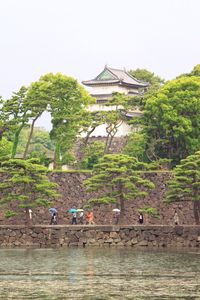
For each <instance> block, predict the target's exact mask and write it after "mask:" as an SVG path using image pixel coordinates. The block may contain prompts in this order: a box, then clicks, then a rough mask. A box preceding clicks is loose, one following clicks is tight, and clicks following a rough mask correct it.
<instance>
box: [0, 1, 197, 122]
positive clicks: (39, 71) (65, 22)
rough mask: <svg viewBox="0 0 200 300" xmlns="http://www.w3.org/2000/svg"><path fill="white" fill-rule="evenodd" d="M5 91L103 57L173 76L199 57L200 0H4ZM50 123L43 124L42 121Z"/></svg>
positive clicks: (92, 65)
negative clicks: (50, 73)
mask: <svg viewBox="0 0 200 300" xmlns="http://www.w3.org/2000/svg"><path fill="white" fill-rule="evenodd" d="M0 40H1V47H0V53H1V55H0V75H1V80H0V95H2V96H3V97H4V98H7V97H10V95H11V93H12V92H13V91H17V90H18V89H19V88H20V87H21V86H22V85H28V84H29V83H30V82H32V81H36V80H37V79H38V78H39V77H40V76H41V75H43V74H45V73H47V72H53V73H56V72H62V73H63V74H66V75H70V76H73V77H75V78H77V79H78V80H79V81H82V80H88V79H92V78H94V77H95V76H96V75H98V73H100V71H102V69H103V68H104V66H105V64H107V65H108V66H110V67H116V68H124V67H125V68H126V69H135V68H146V69H149V70H150V71H153V72H154V73H156V74H157V75H159V76H161V77H163V78H165V79H171V78H173V77H175V76H177V75H178V74H180V73H184V72H189V71H191V69H192V68H193V66H194V65H196V64H198V63H200V0H123V1H122V0H0ZM43 125H45V124H43Z"/></svg>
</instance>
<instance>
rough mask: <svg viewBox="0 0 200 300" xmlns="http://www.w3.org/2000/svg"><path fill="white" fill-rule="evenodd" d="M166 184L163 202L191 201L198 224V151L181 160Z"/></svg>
mask: <svg viewBox="0 0 200 300" xmlns="http://www.w3.org/2000/svg"><path fill="white" fill-rule="evenodd" d="M173 175H174V176H173V179H172V180H170V181H169V182H168V190H167V193H166V197H165V202H169V203H170V202H176V201H183V202H184V201H193V211H194V218H195V222H196V224H200V151H197V152H196V153H195V154H193V155H190V156H188V157H187V158H185V159H182V160H181V162H180V164H179V165H177V166H176V167H175V168H174V170H173Z"/></svg>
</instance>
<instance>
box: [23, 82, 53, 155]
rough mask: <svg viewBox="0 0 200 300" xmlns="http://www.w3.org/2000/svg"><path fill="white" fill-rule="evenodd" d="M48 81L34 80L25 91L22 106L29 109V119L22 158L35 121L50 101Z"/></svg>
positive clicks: (28, 143) (27, 146) (25, 153)
mask: <svg viewBox="0 0 200 300" xmlns="http://www.w3.org/2000/svg"><path fill="white" fill-rule="evenodd" d="M50 86H51V84H50V83H49V82H43V81H36V82H33V83H31V84H30V86H29V87H28V91H27V97H26V98H25V99H24V103H23V104H24V107H26V108H27V109H28V110H29V121H31V125H30V132H29V135H28V139H27V143H26V147H25V150H24V155H23V158H26V156H27V154H28V148H29V146H30V143H31V139H32V136H33V130H34V126H35V123H36V121H37V120H38V119H39V117H40V116H41V115H42V113H43V112H44V111H45V110H47V108H48V104H50V103H51V98H50Z"/></svg>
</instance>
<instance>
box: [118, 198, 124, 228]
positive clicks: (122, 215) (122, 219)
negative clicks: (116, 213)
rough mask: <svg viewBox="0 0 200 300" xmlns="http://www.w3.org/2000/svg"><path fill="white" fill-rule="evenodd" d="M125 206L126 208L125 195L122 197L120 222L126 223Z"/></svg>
mask: <svg viewBox="0 0 200 300" xmlns="http://www.w3.org/2000/svg"><path fill="white" fill-rule="evenodd" d="M124 213H125V208H124V199H123V197H120V217H119V224H120V225H122V224H124V221H125V215H124Z"/></svg>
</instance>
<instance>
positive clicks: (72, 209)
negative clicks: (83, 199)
mask: <svg viewBox="0 0 200 300" xmlns="http://www.w3.org/2000/svg"><path fill="white" fill-rule="evenodd" d="M68 212H70V213H74V212H77V209H76V208H70V209H68Z"/></svg>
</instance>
